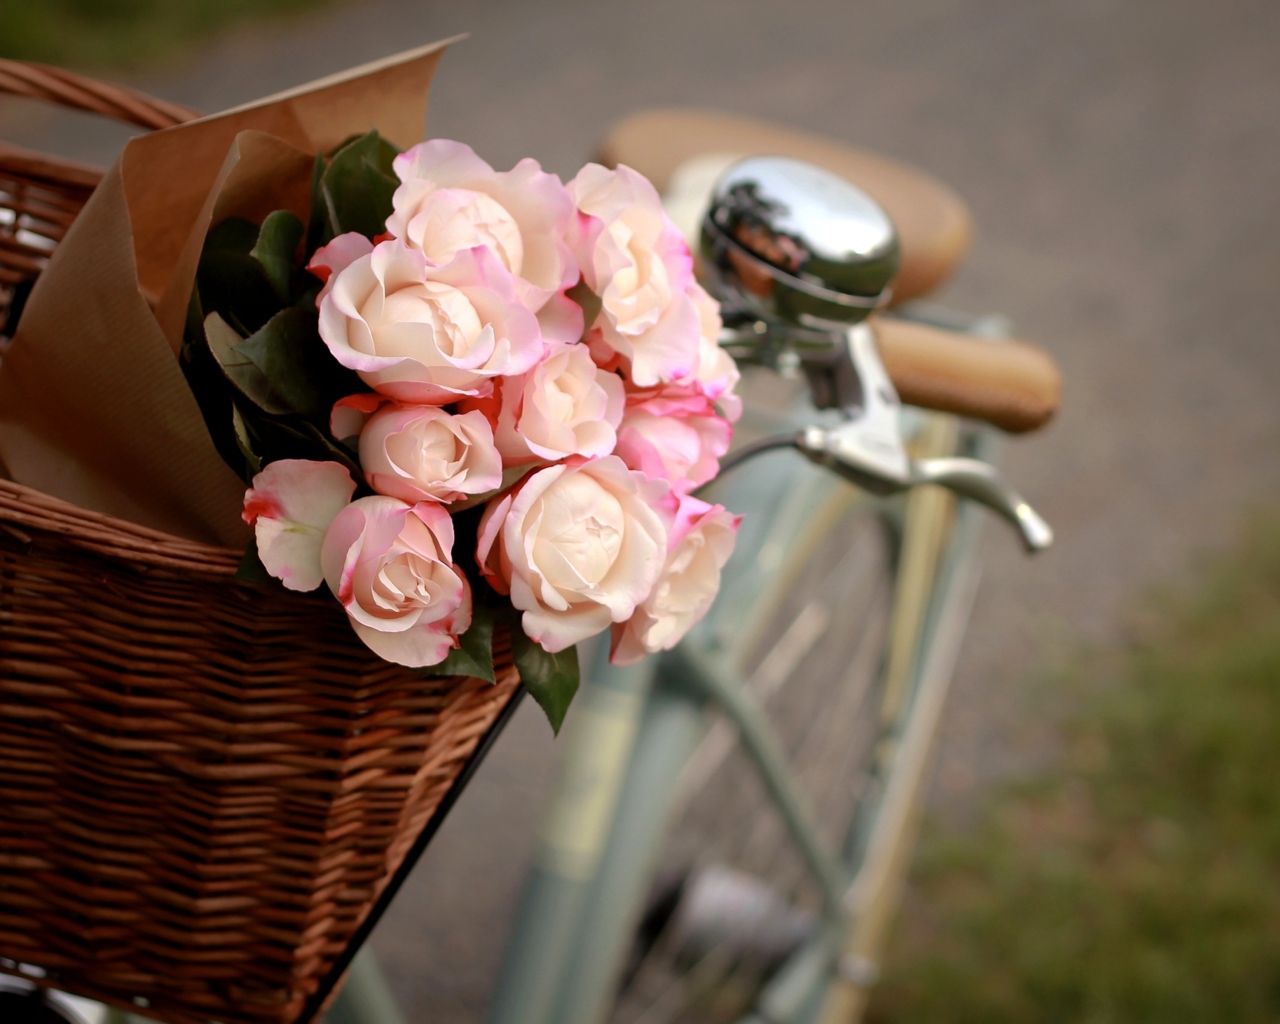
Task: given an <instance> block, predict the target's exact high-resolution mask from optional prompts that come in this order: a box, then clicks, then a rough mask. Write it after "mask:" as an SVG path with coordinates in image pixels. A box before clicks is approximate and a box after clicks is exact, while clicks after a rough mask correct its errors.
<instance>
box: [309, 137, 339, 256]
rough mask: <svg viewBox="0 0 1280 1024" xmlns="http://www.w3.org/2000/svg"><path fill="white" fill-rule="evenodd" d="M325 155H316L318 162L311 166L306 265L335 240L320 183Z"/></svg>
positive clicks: (322, 176)
mask: <svg viewBox="0 0 1280 1024" xmlns="http://www.w3.org/2000/svg"><path fill="white" fill-rule="evenodd" d="M324 167H325V164H324V154H323V153H317V154H316V162H315V163H314V164H312V165H311V215H310V217H308V218H307V251H306V260H305V261H304V262H305V263H310V262H311V257H312V255H313V254H314V253H315V251H316V250H317V249H319V248H320V246H322V245H325V244H326V243H327V242H328V241H329V240H330V239H331V238H333V233H332V225H330V223H329V211H328V210H327V209H326V207H325V205H324V192H323V191H322V190H321V188H320V182H321V181H322V180H323V179H324Z"/></svg>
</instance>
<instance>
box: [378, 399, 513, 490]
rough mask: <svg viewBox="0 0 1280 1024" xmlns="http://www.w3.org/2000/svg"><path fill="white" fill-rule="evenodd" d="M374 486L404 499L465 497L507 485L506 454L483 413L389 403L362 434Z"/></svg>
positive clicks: (380, 410) (379, 411)
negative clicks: (504, 476)
mask: <svg viewBox="0 0 1280 1024" xmlns="http://www.w3.org/2000/svg"><path fill="white" fill-rule="evenodd" d="M360 467H361V468H362V469H363V470H364V475H365V479H366V480H368V481H369V486H370V487H372V488H373V489H374V490H375V491H377V492H378V493H379V494H388V495H390V496H391V497H393V498H399V499H401V500H402V501H408V502H416V501H443V502H449V501H460V500H462V499H463V498H466V497H468V496H470V495H473V494H483V493H484V492H485V491H492V490H496V489H497V488H498V487H499V486H500V485H501V484H502V456H501V455H499V454H498V449H497V448H495V447H494V444H493V428H492V427H490V426H489V421H488V420H487V419H485V417H484V415H483V414H482V413H480V412H468V413H462V414H461V415H451V414H449V413H447V412H445V411H444V410H443V409H440V408H437V407H436V406H431V405H399V404H390V405H385V406H383V407H382V408H381V409H379V410H378V411H377V412H375V413H374V414H373V415H372V416H370V417H369V421H368V423H366V424H365V426H364V429H363V431H361V433H360Z"/></svg>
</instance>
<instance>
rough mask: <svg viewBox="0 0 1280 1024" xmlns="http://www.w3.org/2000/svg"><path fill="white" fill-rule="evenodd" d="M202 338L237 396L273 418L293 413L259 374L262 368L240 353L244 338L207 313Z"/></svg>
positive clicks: (224, 322)
mask: <svg viewBox="0 0 1280 1024" xmlns="http://www.w3.org/2000/svg"><path fill="white" fill-rule="evenodd" d="M204 336H205V338H206V339H207V340H208V342H209V351H210V352H212V353H213V358H214V359H216V360H217V362H218V366H219V367H220V368H221V369H222V372H223V374H224V375H225V376H226V378H227V380H228V381H230V382H231V383H232V385H234V386H235V388H236V390H237V391H239V392H240V394H242V395H244V397H245V398H247V399H248V400H249V401H250V402H252V403H253V404H254V405H256V406H257V407H258V408H259V409H261V410H263V412H269V413H274V414H275V415H277V416H284V415H288V414H289V413H290V412H293V409H292V407H291V406H290V405H289V404H288V403H287V402H286V401H285V400H284V398H282V397H281V396H280V395H278V394H277V393H276V391H275V389H274V388H273V387H272V386H271V381H270V380H269V379H268V378H267V375H266V374H265V373H263V372H262V368H261V367H259V366H258V365H257V363H255V362H254V361H253V360H252V359H250V358H249V357H248V356H247V355H245V354H244V353H243V352H242V351H240V346H241V345H242V344H243V343H244V341H245V339H244V338H242V337H240V335H239V333H238V332H237V331H236V330H235V328H234V327H232V326H231V325H230V324H228V323H227V322H226V321H225V320H223V319H222V317H221V316H219V315H218V314H217V313H210V314H209V315H208V316H207V317H205V318H204Z"/></svg>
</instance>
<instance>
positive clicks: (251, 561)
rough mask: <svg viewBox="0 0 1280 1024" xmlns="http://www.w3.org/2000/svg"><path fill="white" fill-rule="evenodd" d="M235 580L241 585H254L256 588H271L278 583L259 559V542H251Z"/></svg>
mask: <svg viewBox="0 0 1280 1024" xmlns="http://www.w3.org/2000/svg"><path fill="white" fill-rule="evenodd" d="M234 578H235V579H238V580H239V581H240V582H241V583H252V584H253V585H254V586H260V587H269V586H273V585H275V583H276V578H275V577H274V576H272V575H271V573H269V572H267V567H266V566H265V565H263V564H262V559H261V558H259V557H258V542H257V541H256V540H254V541H250V542H249V546H248V547H247V548H245V551H244V558H242V559H241V560H240V568H238V569H237V570H236V574H235V577H234Z"/></svg>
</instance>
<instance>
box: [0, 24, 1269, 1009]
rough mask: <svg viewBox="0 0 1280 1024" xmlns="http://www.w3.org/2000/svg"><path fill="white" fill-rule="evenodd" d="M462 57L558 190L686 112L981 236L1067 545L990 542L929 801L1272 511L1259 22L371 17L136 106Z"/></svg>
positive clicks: (961, 785)
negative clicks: (874, 164) (1162, 595)
mask: <svg viewBox="0 0 1280 1024" xmlns="http://www.w3.org/2000/svg"><path fill="white" fill-rule="evenodd" d="M464 30H466V31H470V32H472V33H473V36H472V38H471V40H470V41H468V42H466V43H464V44H461V45H459V46H458V47H457V48H456V49H455V50H454V51H453V52H452V53H451V54H450V55H449V56H448V57H446V59H445V61H444V63H443V65H442V67H441V71H440V74H439V77H438V80H437V88H436V90H435V92H434V95H433V99H432V114H431V121H430V127H431V132H432V133H433V134H436V135H444V136H453V137H456V138H461V139H464V140H466V141H468V142H470V143H471V144H473V145H474V146H475V147H476V148H477V149H478V150H479V151H480V152H481V153H482V154H483V155H485V156H486V157H487V158H488V159H489V160H491V161H492V162H493V163H494V164H496V165H500V166H501V165H509V164H510V163H512V162H514V161H515V160H516V159H517V158H519V157H521V156H525V155H534V156H537V157H538V158H540V159H541V160H542V161H543V162H544V164H545V165H546V166H548V167H549V168H551V169H554V170H556V171H559V172H560V173H562V174H565V175H568V174H572V173H573V171H574V170H575V169H576V167H577V166H578V165H579V164H580V163H581V162H582V161H583V160H584V159H585V158H587V157H588V156H589V154H590V152H591V146H592V142H593V140H594V139H595V138H597V137H598V136H599V135H600V133H601V132H602V131H603V130H604V129H605V127H606V126H607V125H608V124H609V123H610V122H611V121H612V120H614V119H615V118H617V117H618V116H620V115H622V114H625V113H627V112H629V111H631V110H634V109H637V108H640V107H644V106H650V105H655V104H698V105H702V106H710V107H720V108H724V109H727V110H733V111H741V112H745V113H750V114H756V115H760V116H765V117H771V118H777V119H782V120H785V121H788V122H791V123H793V124H796V125H799V126H802V127H806V128H811V129H816V130H820V131H824V132H827V133H829V134H831V135H833V136H835V137H838V138H842V139H846V140H849V141H856V142H857V143H859V144H861V145H864V146H868V147H872V148H876V149H879V150H882V151H884V152H886V153H889V154H892V155H894V156H897V157H900V158H904V159H906V160H909V161H912V162H914V163H916V164H918V165H920V166H922V167H924V168H926V169H928V170H930V171H932V172H934V173H936V174H938V175H939V176H941V177H943V178H945V179H946V180H948V181H950V182H951V183H952V184H953V185H955V186H956V187H957V188H958V190H959V191H960V192H961V194H963V195H964V196H965V197H966V199H967V200H968V201H969V202H970V204H971V205H972V207H973V210H974V212H975V215H976V219H977V223H978V225H979V228H980V234H979V237H978V241H977V245H976V248H975V251H974V255H973V258H972V259H971V261H970V263H969V264H968V266H967V267H966V269H964V270H963V271H962V273H961V274H960V275H959V276H958V278H957V279H956V280H955V282H954V283H953V284H952V285H951V286H950V287H949V289H948V291H947V294H946V296H945V297H946V298H947V299H948V300H949V301H952V302H953V303H955V304H956V305H958V306H960V307H962V308H967V309H970V310H973V311H986V310H991V309H995V310H1003V311H1006V312H1008V313H1009V314H1011V315H1012V316H1013V317H1014V319H1015V322H1016V323H1017V324H1018V325H1019V326H1020V327H1021V328H1022V329H1023V330H1024V331H1025V332H1026V333H1028V334H1029V335H1032V336H1034V337H1035V338H1037V339H1038V340H1040V341H1042V342H1043V343H1044V344H1045V345H1046V346H1048V348H1049V349H1050V350H1052V352H1053V353H1054V354H1055V355H1056V356H1057V357H1058V359H1059V360H1060V361H1061V362H1062V364H1063V366H1064V368H1065V370H1066V378H1067V384H1068V391H1067V406H1066V410H1065V412H1064V413H1063V415H1062V417H1061V419H1060V421H1059V422H1058V423H1057V424H1056V425H1055V426H1054V427H1053V428H1052V430H1051V431H1050V432H1049V433H1048V434H1047V435H1045V436H1044V437H1041V438H1037V439H1035V440H1032V441H1026V442H1018V443H1016V444H1014V445H1012V446H1011V450H1010V451H1009V455H1008V460H1007V466H1008V470H1009V472H1010V474H1011V475H1012V477H1013V478H1014V479H1015V480H1016V481H1017V482H1018V483H1019V485H1020V486H1021V487H1022V488H1023V489H1024V490H1025V492H1026V493H1027V495H1028V497H1029V498H1031V499H1032V500H1033V501H1034V502H1035V503H1036V504H1038V505H1039V506H1040V507H1041V509H1042V510H1043V512H1044V513H1045V514H1046V516H1047V517H1048V518H1049V519H1050V521H1051V522H1053V524H1054V525H1055V527H1056V528H1057V529H1058V533H1059V538H1060V542H1059V544H1058V546H1057V548H1056V549H1055V550H1054V551H1053V552H1052V553H1050V554H1049V555H1047V556H1045V557H1044V558H1042V559H1039V560H1037V561H1036V562H1035V563H1030V562H1027V561H1025V560H1024V559H1023V558H1022V557H1021V555H1020V554H1019V553H1018V551H1017V550H1016V549H1015V546H1014V544H1013V543H1012V541H1011V540H1010V539H1009V538H1008V537H1006V536H1004V535H1002V534H996V533H995V532H994V531H993V532H992V534H991V536H990V540H989V544H988V547H989V552H990V560H989V570H988V572H987V575H986V579H985V583H984V588H983V591H982V594H981V597H980V599H979V604H978V607H977V610H976V616H975V620H974V624H973V629H972V632H971V635H970V639H969V641H968V642H967V645H966V648H965V650H964V653H963V658H962V662H961V665H960V669H959V676H958V679H957V692H956V699H955V706H954V713H953V715H952V716H951V719H950V721H949V724H948V727H947V730H946V734H945V737H944V746H943V755H942V758H941V761H940V769H939V777H938V782H937V785H936V789H935V803H936V805H937V806H939V807H941V808H943V809H948V808H954V807H964V806H969V805H971V802H972V797H973V795H974V794H975V793H976V792H980V791H981V786H982V783H983V782H984V781H985V780H987V779H989V778H991V777H993V776H998V775H1001V774H1003V773H1005V772H1007V771H1009V770H1012V769H1016V768H1017V767H1019V766H1021V765H1024V764H1026V763H1027V762H1028V759H1029V758H1034V757H1036V756H1038V753H1039V751H1040V750H1041V749H1042V740H1043V737H1042V735H1041V733H1040V732H1039V731H1038V730H1037V729H1036V728H1035V727H1033V726H1032V725H1030V724H1029V721H1030V720H1029V718H1028V714H1027V705H1028V699H1027V694H1028V692H1029V690H1030V688H1031V683H1032V681H1033V680H1034V679H1035V678H1036V677H1037V674H1038V673H1039V672H1040V671H1041V669H1042V666H1043V665H1044V664H1046V663H1047V662H1050V661H1052V659H1053V658H1054V657H1056V656H1058V654H1059V653H1060V651H1061V650H1062V645H1063V644H1064V643H1065V642H1068V641H1069V639H1070V638H1074V637H1079V636H1083V637H1085V638H1088V639H1104V638H1106V637H1109V636H1114V635H1116V634H1117V632H1118V630H1119V629H1120V625H1119V624H1120V622H1121V621H1122V611H1123V609H1124V608H1125V606H1126V605H1127V604H1128V603H1130V602H1131V601H1132V600H1133V599H1134V597H1135V595H1137V594H1139V593H1140V592H1141V591H1142V590H1143V589H1144V588H1146V587H1147V586H1149V585H1150V584H1151V583H1152V581H1155V580H1161V579H1167V578H1168V577H1169V575H1170V574H1171V573H1176V572H1177V571H1178V570H1179V569H1180V568H1181V567H1182V566H1185V565H1186V564H1187V563H1188V559H1189V558H1190V557H1191V555H1192V554H1193V553H1194V552H1196V551H1198V550H1201V549H1203V548H1205V547H1212V546H1213V545H1215V544H1218V543H1221V542H1223V541H1224V540H1225V539H1227V538H1228V537H1230V535H1231V533H1232V530H1233V528H1234V527H1235V525H1236V524H1237V523H1238V521H1239V517H1240V515H1241V511H1242V509H1243V508H1244V507H1245V506H1246V504H1247V503H1249V502H1250V501H1252V500H1255V499H1258V498H1259V497H1265V496H1272V495H1274V494H1275V493H1276V491H1277V489H1278V488H1277V485H1278V483H1280V456H1278V454H1277V453H1278V452H1280V446H1278V445H1277V442H1278V441H1280V403H1278V402H1277V401H1276V397H1275V392H1276V387H1277V383H1280V344H1277V341H1280V339H1278V338H1277V331H1276V327H1275V306H1276V299H1277V298H1280V286H1278V285H1277V280H1278V279H1280V245H1278V244H1277V238H1278V237H1280V199H1277V195H1278V193H1277V189H1276V182H1277V181H1278V180H1280V135H1278V134H1277V128H1276V123H1277V121H1276V100H1275V97H1276V96H1277V95H1280V9H1278V8H1276V7H1275V5H1273V4H1269V3H1265V2H1263V0H1254V2H1248V0H1220V2H1218V3H1216V4H1213V5H1209V4H1203V3H1194V2H1189V0H1131V2H1128V3H1120V2H1118V0H1113V2H1107V0H1054V2H1041V3H1036V4H1026V3H1021V2H1018V0H904V2H899V3H895V4H887V3H886V4H879V5H874V7H873V6H872V5H868V4H858V5H855V4H848V3H837V2H809V3H803V2H802V3H790V4H785V5H784V4H780V3H768V2H766V0H702V2H699V3H690V2H688V0H649V2H647V3H643V4H639V3H636V4H629V5H624V4H601V3H589V2H585V0H584V2H575V3H569V2H555V3H550V2H548V3H540V4H536V5H535V4H518V3H515V2H513V0H507V2H503V0H477V2H473V3H469V4H466V5H460V4H445V3H440V2H423V0H367V2H353V3H349V4H348V5H346V6H338V7H335V8H334V9H332V10H330V11H329V12H327V13H325V14H323V15H321V16H319V17H316V18H314V19H313V20H311V21H308V22H304V23H300V24H298V25H296V26H292V27H288V28H272V29H270V30H259V31H255V32H252V33H246V34H242V35H238V36H235V37H232V38H230V39H228V40H225V41H224V42H222V43H220V44H219V45H217V46H216V47H215V48H213V49H211V50H210V51H208V52H207V53H205V54H202V55H201V56H200V57H199V58H198V59H195V60H193V61H191V62H190V63H189V65H188V66H185V67H181V68H173V69H170V70H169V71H167V72H165V73H164V74H163V75H162V76H160V77H158V78H154V79H152V80H149V81H147V82H146V83H143V84H145V85H146V86H147V87H150V88H152V89H154V90H155V91H157V92H160V93H161V94H163V95H166V96H169V97H171V98H173V99H176V100H180V101H185V102H187V103H190V104H191V105H193V106H196V107H199V108H202V109H216V108H219V107H223V106H227V105H230V104H232V103H235V102H239V101H243V100H247V99H250V98H253V97H255V96H258V95H262V94H264V93H266V92H268V91H272V90H275V89H277V88H281V87H283V86H286V85H291V84H294V83H297V82H301V81H304V80H307V79H309V78H311V77H314V76H316V75H318V74H321V73H326V72H330V71H335V70H338V69H340V68H343V67H346V66H349V65H352V64H355V63H358V62H360V61H364V60H368V59H372V58H374V57H378V56H382V55H384V54H387V53H389V52H393V51H395V50H398V49H402V48H404V47H407V46H410V45H415V44H417V43H421V42H426V41H429V40H431V39H435V38H440V37H443V36H447V35H451V34H453V33H454V32H457V31H464ZM0 121H2V124H0V127H3V129H4V131H3V134H5V135H6V136H8V137H10V138H14V139H15V140H16V141H22V140H23V139H25V140H27V141H31V142H37V143H43V142H46V141H49V140H55V141H60V142H61V144H62V147H63V148H64V149H65V150H68V151H74V152H76V153H78V154H80V155H82V156H86V157H95V158H97V159H99V160H101V159H109V157H110V153H111V152H112V150H113V148H114V147H115V146H118V145H119V141H120V136H119V134H118V133H114V132H112V131H110V130H101V131H99V130H88V129H85V128H83V127H80V126H77V127H76V128H75V129H74V130H73V129H70V128H68V126H67V125H66V124H65V123H64V122H62V121H60V120H58V119H48V118H43V117H36V116H34V115H31V114H29V113H26V112H23V111H21V110H13V109H7V110H5V111H4V112H3V114H2V116H0ZM554 762H555V747H554V745H553V743H552V741H551V739H550V736H549V734H548V731H547V729H546V727H545V725H543V724H542V723H541V722H540V721H539V720H538V718H537V716H536V715H535V714H530V713H522V715H521V716H520V717H519V718H518V719H517V721H516V722H515V724H514V726H513V728H512V729H511V731H510V732H509V734H508V736H507V737H506V739H505V741H504V743H503V744H502V746H501V748H500V749H499V750H498V752H497V753H496V754H495V755H494V756H493V757H492V758H491V760H490V762H489V763H488V764H487V765H486V767H485V769H484V770H483V771H482V772H481V774H480V777H479V778H478V779H477V781H476V782H475V783H474V785H473V786H472V788H471V790H470V791H469V792H468V794H467V796H466V798H465V799H464V800H463V801H462V803H461V805H460V806H459V807H458V809H457V811H456V812H455V814H454V816H453V818H452V819H451V820H450V822H449V823H448V824H447V825H446V827H445V829H444V830H443V832H442V833H441V835H440V837H439V839H438V840H437V842H436V844H435V846H434V847H433V849H432V850H431V851H430V852H429V853H428V855H427V857H426V858H425V859H424V861H423V863H422V865H421V866H420V868H419V870H418V871H417V873H416V875H415V876H414V878H413V880H412V882H411V884H410V886H409V887H408V891H407V892H406V893H405V894H404V897H403V899H402V900H401V901H400V903H399V904H398V906H397V908H396V909H395V911H393V913H392V914H391V915H390V917H389V918H388V919H387V921H386V922H385V924H384V926H383V927H382V928H381V930H380V931H379V934H378V935H377V938H376V945H377V947H378V950H379V952H380V953H381V954H383V956H384V958H385V960H386V962H387V965H388V968H389V970H390V971H391V973H392V975H393V977H394V980H395V983H396V986H397V988H398V990H399V992H400V995H401V997H402V999H403V1002H404V1005H405V1006H406V1008H407V1010H408V1012H409V1016H410V1019H411V1020H412V1021H414V1022H418V1021H422V1022H425V1021H433V1022H451V1024H452V1022H462V1021H470V1020H474V1019H476V1015H477V1014H478V1012H479V1007H480V1006H481V1005H482V1004H483V999H484V993H485V991H486V988H487V985H488V983H489V980H490V978H491V976H492V972H493V970H494V968H495V964H496V961H497V958H498V956H499V954H500V951H501V946H502V942H503V926H504V922H505V921H506V920H507V919H508V917H509V913H510V910H511V907H512V905H513V902H514V900H515V899H516V896H517V894H518V890H519V882H520V877H521V871H522V866H523V862H524V857H525V856H526V854H527V851H528V849H529V845H530V835H531V829H532V827H533V822H534V821H535V819H536V815H537V811H538V808H539V806H540V802H541V800H542V798H543V795H544V793H545V792H546V787H547V785H548V782H549V779H550V777H551V774H552V772H553V769H554Z"/></svg>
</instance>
